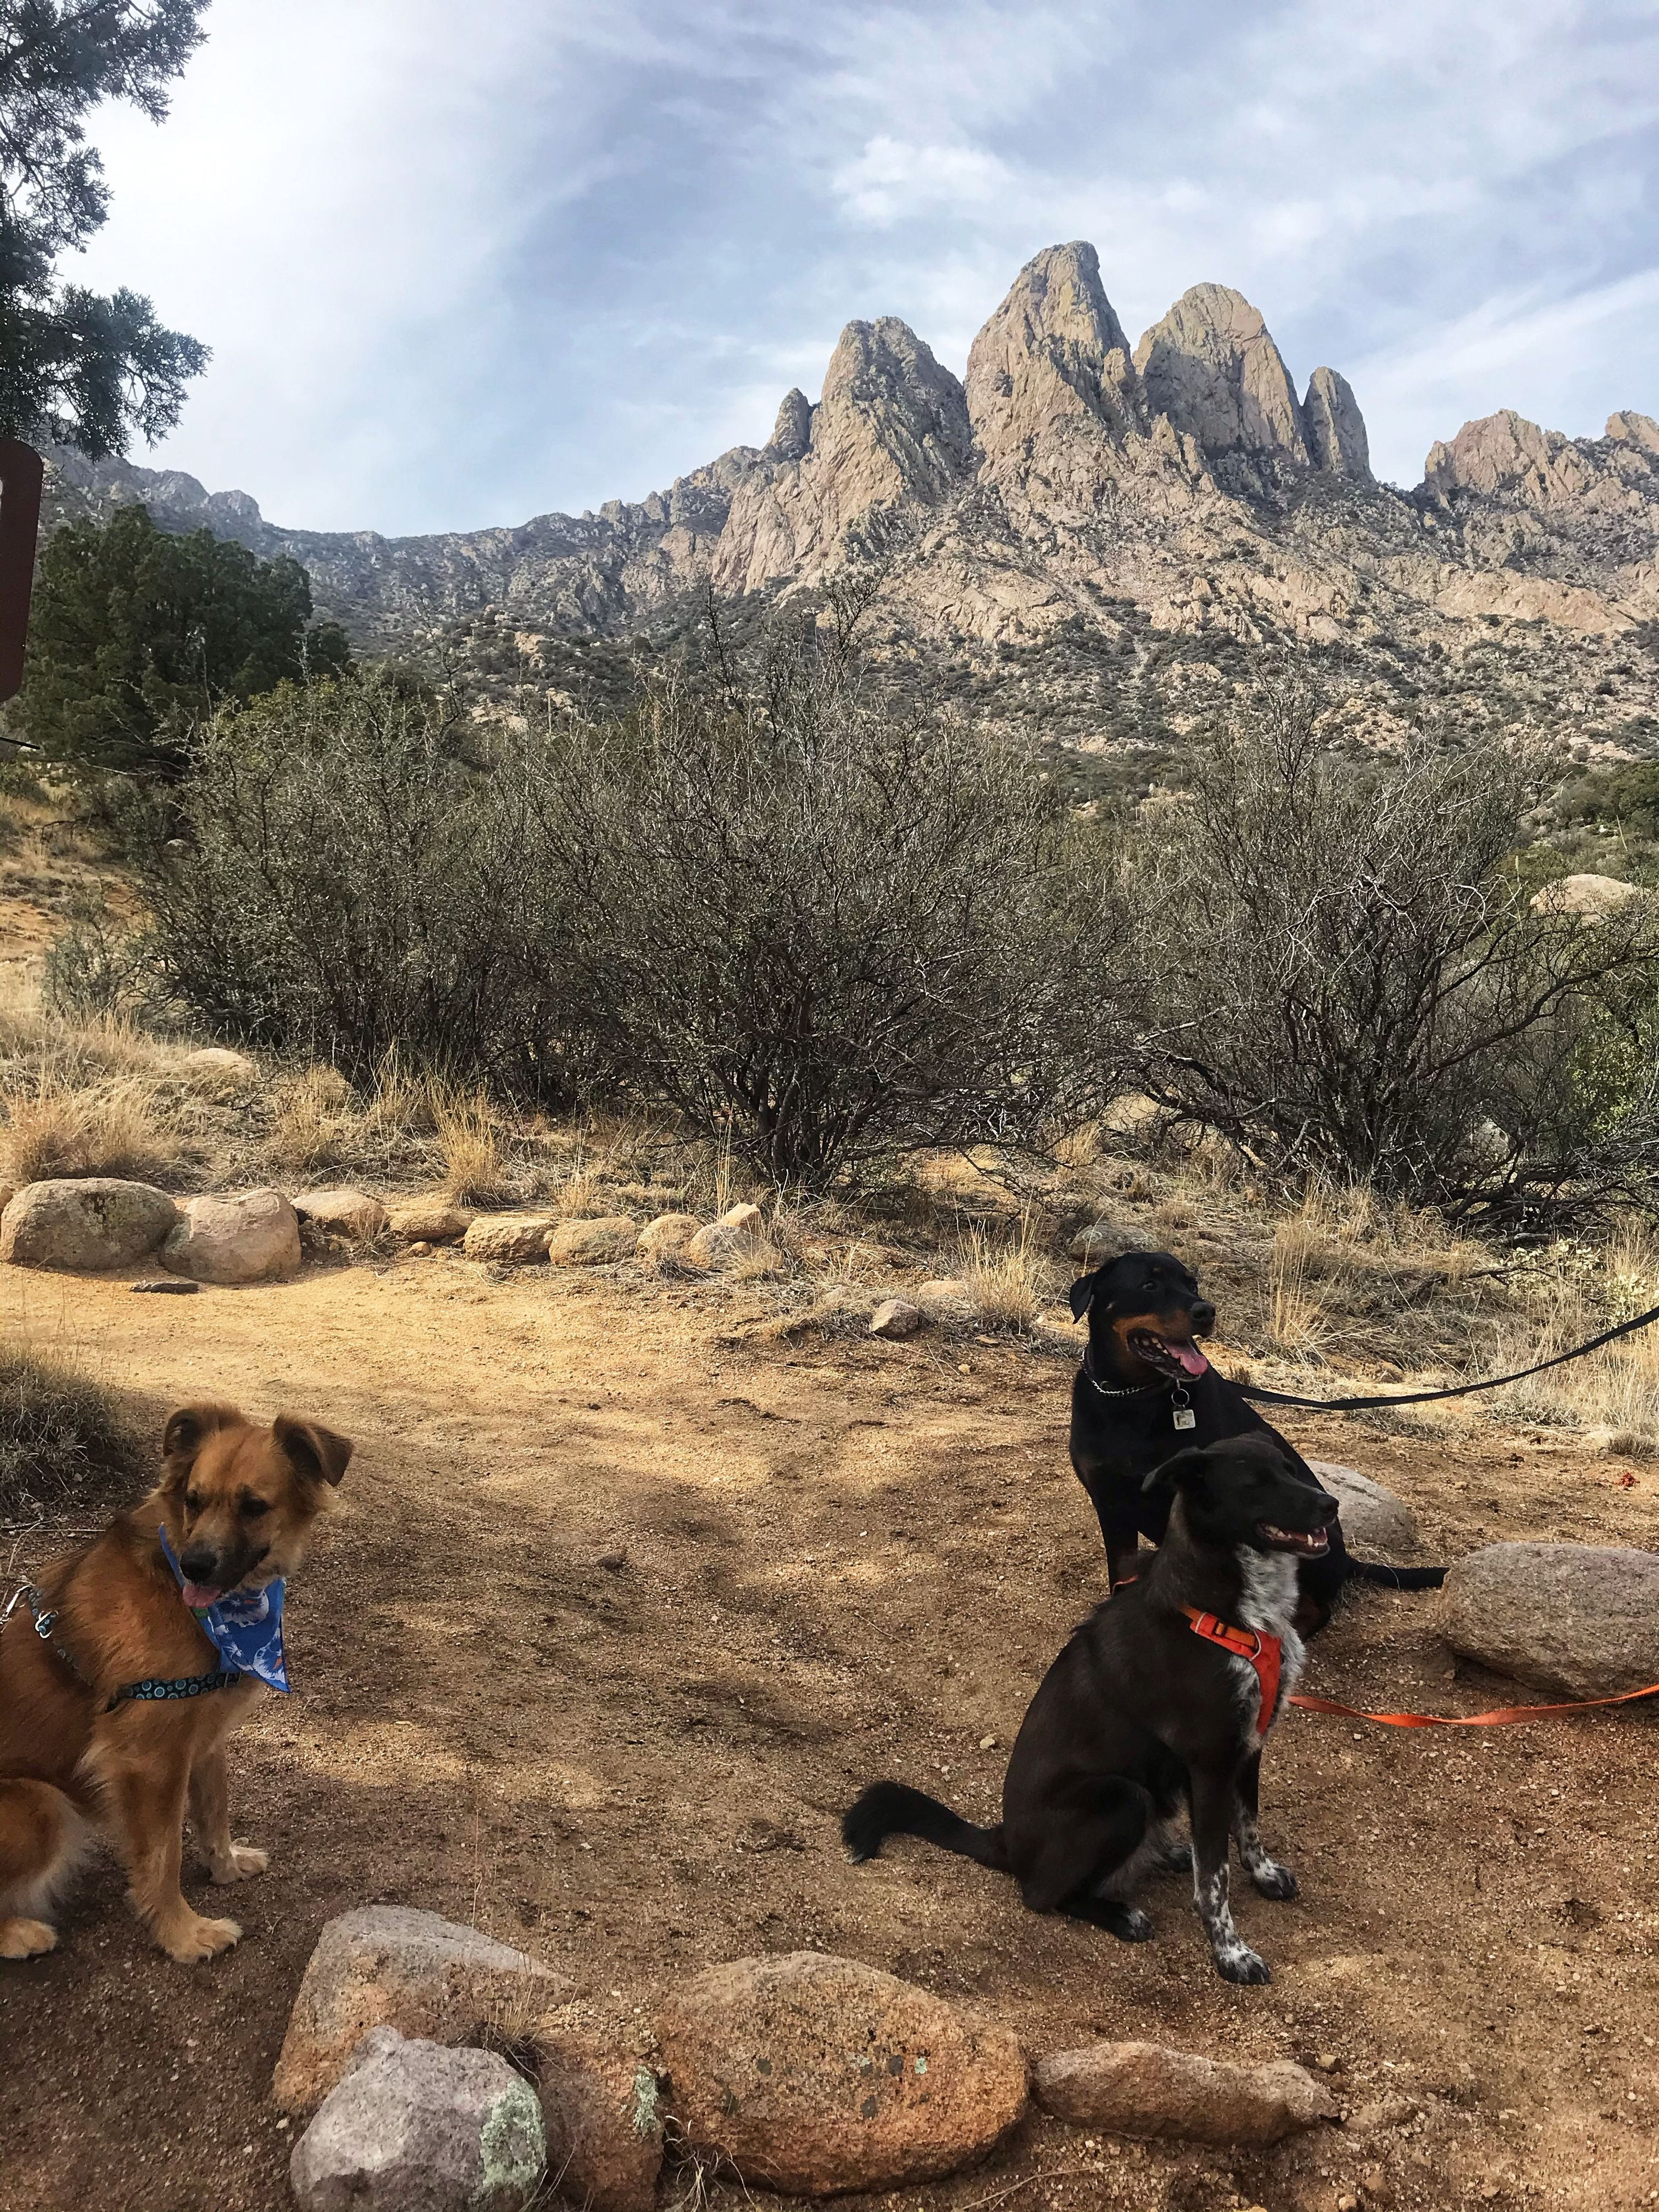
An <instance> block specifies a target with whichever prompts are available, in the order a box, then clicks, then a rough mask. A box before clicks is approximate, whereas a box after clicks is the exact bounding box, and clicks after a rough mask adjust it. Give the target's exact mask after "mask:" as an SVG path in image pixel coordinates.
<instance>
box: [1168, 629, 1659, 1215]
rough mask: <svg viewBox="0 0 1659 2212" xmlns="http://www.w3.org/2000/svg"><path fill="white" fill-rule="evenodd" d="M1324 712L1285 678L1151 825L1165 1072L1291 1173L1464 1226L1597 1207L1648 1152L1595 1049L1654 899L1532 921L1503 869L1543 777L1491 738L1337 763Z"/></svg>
mask: <svg viewBox="0 0 1659 2212" xmlns="http://www.w3.org/2000/svg"><path fill="white" fill-rule="evenodd" d="M1327 705H1328V700H1327V699H1326V697H1325V696H1324V695H1323V693H1322V691H1321V690H1319V688H1318V687H1317V686H1316V684H1314V683H1313V682H1311V681H1310V679H1309V678H1307V676H1306V675H1305V674H1304V673H1301V672H1298V671H1296V670H1294V669H1292V670H1291V671H1286V672H1282V673H1279V674H1275V675H1272V676H1269V677H1265V678H1262V679H1261V681H1260V682H1259V683H1258V684H1257V686H1256V689H1255V693H1254V695H1253V696H1252V697H1251V698H1250V700H1249V701H1248V702H1246V703H1245V704H1244V705H1243V707H1241V708H1239V709H1238V710H1237V711H1236V712H1235V714H1234V715H1233V716H1232V718H1231V720H1230V721H1229V722H1228V723H1227V724H1226V726H1224V727H1223V728H1222V729H1221V730H1220V731H1219V732H1218V733H1217V734H1216V735H1215V736H1214V737H1213V738H1212V739H1211V740H1210V741H1209V742H1207V743H1206V744H1203V745H1201V746H1200V749H1199V750H1198V752H1197V754H1196V756H1195V758H1194V764H1193V771H1192V779H1191V787H1190V793H1189V794H1188V798H1187V799H1186V800H1185V801H1184V802H1183V803H1182V804H1179V805H1175V806H1172V807H1169V808H1165V809H1163V810H1161V811H1160V812H1159V814H1158V817H1156V818H1155V819H1154V820H1153V821H1152V823H1149V825H1148V829H1147V834H1146V841H1145V844H1144V846H1143V848H1142V852H1141V855H1140V880H1139V895H1138V898H1137V911H1138V912H1139V914H1140V915H1142V916H1143V917H1145V918H1146V930H1145V934H1144V941H1143V945H1142V951H1141V965H1142V966H1143V968H1144V969H1146V972H1148V973H1149V974H1150V975H1154V976H1156V978H1157V979H1158V1000H1159V1003H1160V1005H1161V1007H1162V1009H1163V1011H1162V1013H1161V1016H1160V1018H1159V1020H1158V1024H1157V1025H1156V1027H1155V1028H1154V1029H1153V1030H1152V1031H1150V1032H1149V1034H1148V1036H1147V1039H1146V1045H1145V1048H1144V1053H1143V1060H1142V1079H1143V1081H1144V1082H1145V1084H1146V1087H1147V1089H1148V1090H1149V1091H1150V1092H1151V1094H1152V1096H1153V1097H1155V1098H1157V1099H1158V1101H1159V1102H1160V1103H1163V1104H1164V1105H1166V1106H1169V1107H1172V1108H1174V1109H1176V1110H1177V1111H1179V1112H1181V1113H1182V1114H1186V1115H1191V1116H1192V1117H1194V1119H1195V1120H1198V1121H1202V1122H1205V1123H1206V1124H1208V1125H1209V1126H1210V1127H1214V1128H1217V1129H1219V1130H1220V1131H1221V1132H1222V1133H1224V1135H1225V1136H1226V1137H1228V1138H1229V1139H1231V1140H1232V1141H1233V1142H1234V1143H1236V1144H1237V1145H1238V1146H1241V1147H1242V1148H1243V1150H1244V1151H1245V1152H1247V1154H1249V1156H1250V1157H1251V1158H1255V1159H1258V1160H1260V1161H1261V1162H1263V1163H1264V1164H1267V1165H1268V1166H1270V1167H1272V1168H1273V1169H1274V1170H1280V1171H1285V1172H1288V1173H1291V1174H1294V1175H1298V1176H1306V1175H1308V1174H1310V1173H1321V1174H1328V1175H1331V1176H1335V1177H1337V1178H1338V1179H1340V1180H1348V1179H1358V1180H1360V1181H1366V1182H1372V1183H1374V1184H1375V1185H1376V1187H1377V1188H1379V1189H1380V1190H1382V1191H1383V1192H1385V1193H1388V1194H1397V1195H1400V1196H1403V1197H1407V1198H1409V1199H1411V1200H1413V1201H1420V1202H1434V1203H1439V1204H1441V1205H1443V1206H1449V1207H1450V1208H1451V1209H1452V1210H1453V1211H1455V1212H1470V1211H1474V1210H1479V1209H1481V1208H1483V1207H1490V1206H1494V1205H1510V1206H1527V1205H1528V1204H1530V1205H1534V1206H1537V1205H1541V1204H1543V1203H1545V1202H1546V1200H1547V1198H1548V1196H1549V1194H1550V1192H1551V1191H1552V1189H1553V1191H1554V1193H1555V1194H1556V1195H1557V1196H1558V1197H1559V1196H1560V1195H1561V1194H1562V1193H1563V1191H1564V1190H1565V1187H1566V1183H1567V1182H1569V1181H1576V1182H1577V1186H1578V1188H1579V1190H1580V1191H1581V1193H1582V1192H1583V1190H1584V1188H1586V1187H1587V1184H1588V1185H1589V1186H1593V1185H1594V1184H1595V1180H1596V1177H1597V1176H1598V1173H1599V1172H1600V1169H1599V1167H1598V1159H1599V1160H1601V1162H1602V1163H1603V1164H1606V1163H1608V1162H1610V1161H1611V1158H1612V1154H1613V1150H1616V1149H1617V1148H1618V1145H1620V1144H1622V1145H1623V1146H1625V1149H1626V1151H1627V1152H1628V1150H1629V1149H1630V1146H1631V1145H1632V1143H1633V1142H1636V1141H1637V1138H1638V1127H1637V1125H1638V1123H1639V1121H1640V1120H1641V1112H1640V1108H1639V1103H1638V1102H1637V1101H1635V1100H1634V1099H1633V1098H1632V1097H1628V1096H1627V1097H1626V1102H1625V1106H1624V1108H1623V1109H1621V1110H1620V1111H1615V1112H1611V1113H1609V1111H1608V1110H1607V1109H1606V1108H1605V1107H1598V1106H1597V1105H1596V1104H1595V1101H1594V1099H1593V1098H1592V1097H1591V1096H1590V1091H1589V1089H1588V1088H1587V1086H1586V1084H1585V1083H1584V1082H1583V1081H1580V1080H1578V1079H1577V1078H1576V1076H1575V1060H1576V1056H1577V1055H1578V1054H1580V1052H1581V1048H1585V1047H1586V1046H1587V1044H1588V1041H1589V1040H1590V1039H1591V1038H1592V1037H1593V1036H1601V1034H1603V1033H1604V1032H1605V1031H1606V1030H1607V1025H1608V1024H1613V1026H1614V1028H1615V1029H1616V1028H1617V1027H1618V1025H1619V1024H1620V1021H1621V1020H1623V1019H1624V1018H1625V1015H1624V1013H1623V1012H1621V1008H1623V1006H1624V1001H1625V1000H1626V998H1627V996H1628V994H1630V992H1631V991H1632V990H1633V989H1635V988H1637V987H1638V985H1639V983H1640V981H1641V979H1643V978H1644V977H1648V976H1650V975H1652V973H1653V962H1654V956H1655V951H1656V945H1655V939H1654V933H1653V927H1652V923H1651V921H1650V919H1649V917H1648V914H1647V911H1646V908H1645V907H1644V905H1643V903H1642V902H1634V904H1633V906H1632V908H1629V909H1626V910H1625V911H1624V912H1622V913H1620V915H1614V916H1611V917H1608V918H1607V919H1605V920H1603V921H1598V922H1595V923H1594V924H1586V923H1585V922H1584V921H1582V920H1581V919H1580V918H1579V917H1577V916H1576V915H1553V914H1544V915H1540V914H1536V913H1534V911H1533V909H1532V906H1531V903H1530V898H1529V896H1528V892H1529V890H1530V885H1529V884H1528V883H1527V881H1526V880H1525V878H1522V877H1521V876H1518V875H1517V874H1516V872H1514V870H1513V869H1512V868H1510V867H1507V866H1506V865H1505V864H1506V861H1507V860H1508V859H1509V856H1510V854H1511V853H1512V851H1513V849H1514V848H1515V847H1516V844H1517V843H1518V842H1521V840H1522V822H1523V819H1524V817H1525V815H1526V812H1527V809H1528V803H1529V798H1530V776H1529V764H1528V762H1527V761H1526V760H1525V759H1524V758H1523V757H1522V756H1520V755H1519V754H1518V753H1517V752H1516V751H1515V750H1510V749H1508V748H1505V747H1504V745H1502V744H1498V743H1496V742H1493V741H1492V740H1490V739H1484V738H1483V739H1480V740H1477V741H1473V742H1468V743H1464V744H1448V743H1447V742H1445V741H1444V740H1443V739H1442V740H1440V741H1437V742H1431V741H1430V740H1429V739H1427V738H1423V739H1419V740H1414V741H1413V743H1411V744H1408V745H1407V747H1406V748H1405V749H1404V750H1401V751H1400V752H1398V753H1396V754H1391V755H1376V754H1374V755H1366V756H1363V757H1354V756H1352V755H1344V754H1339V753H1337V752H1336V751H1334V750H1332V749H1331V748H1330V747H1329V745H1328V744H1327V742H1326V739H1325V738H1324V736H1323V735H1322V719H1321V718H1322V714H1323V712H1324V709H1325V708H1326V707H1327ZM1585 1072H1586V1073H1587V1071H1585ZM1597 1115H1600V1117H1601V1127H1600V1128H1599V1130H1598V1128H1597V1127H1596V1126H1595V1124H1596V1121H1597ZM1615 1123H1617V1124H1618V1125H1619V1126H1618V1129H1617V1130H1616V1131H1615V1129H1614V1126H1613V1125H1614V1124H1615ZM1614 1139H1616V1142H1615V1141H1614ZM1610 1147H1611V1149H1610ZM1638 1148H1639V1146H1638ZM1541 1149H1542V1152H1547V1153H1548V1154H1550V1156H1551V1157H1549V1158H1547V1159H1546V1158H1542V1157H1541ZM1540 1170H1542V1172H1541V1173H1540Z"/></svg>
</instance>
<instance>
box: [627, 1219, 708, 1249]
mask: <svg viewBox="0 0 1659 2212" xmlns="http://www.w3.org/2000/svg"><path fill="white" fill-rule="evenodd" d="M701 1226H702V1224H701V1223H700V1222H699V1221H698V1219H697V1217H696V1214H695V1213H659V1215H658V1216H657V1218H656V1219H655V1220H654V1221H647V1223H646V1225H645V1226H644V1228H643V1229H641V1231H640V1244H639V1250H640V1257H641V1259H642V1260H666V1259H670V1258H671V1257H673V1256H675V1255H678V1254H679V1253H682V1252H684V1249H685V1248H686V1246H687V1245H688V1244H689V1243H690V1242H691V1239H692V1238H693V1237H695V1236H696V1233H697V1231H698V1230H699V1228H700V1227H701Z"/></svg>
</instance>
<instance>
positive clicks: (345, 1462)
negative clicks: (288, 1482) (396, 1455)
mask: <svg viewBox="0 0 1659 2212" xmlns="http://www.w3.org/2000/svg"><path fill="white" fill-rule="evenodd" d="M270 1433H271V1435H272V1436H273V1437H276V1444H277V1449H279V1450H280V1451H281V1452H282V1453H283V1455H285V1457H286V1458H287V1459H288V1460H289V1463H290V1464H291V1465H293V1466H295V1467H297V1468H299V1470H300V1472H301V1474H305V1475H309V1476H310V1478H311V1480H313V1482H328V1483H334V1484H337V1483H338V1481H339V1480H340V1477H341V1476H342V1475H343V1474H344V1473H345V1471H346V1469H347V1468H348V1467H349V1465H350V1464H351V1454H352V1449H353V1447H352V1442H351V1439H350V1437H342V1436H337V1435H336V1434H335V1432H334V1431H333V1430H332V1429H325V1427H324V1426H323V1425H322V1423H321V1422H320V1421H296V1420H295V1419H294V1417H293V1416H292V1414H290V1413H278V1414H277V1416H276V1419H275V1420H274V1421H273V1422H272V1423H271V1425H270Z"/></svg>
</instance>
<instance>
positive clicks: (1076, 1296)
mask: <svg viewBox="0 0 1659 2212" xmlns="http://www.w3.org/2000/svg"><path fill="white" fill-rule="evenodd" d="M1100 1275H1101V1271H1100V1269H1099V1268H1098V1267H1097V1268H1096V1269H1095V1271H1094V1273H1093V1274H1092V1275H1079V1277H1078V1279H1077V1280H1076V1282H1074V1283H1073V1285H1072V1319H1073V1321H1081V1320H1082V1318H1083V1316H1084V1315H1085V1314H1086V1313H1087V1312H1088V1310H1089V1309H1090V1307H1091V1305H1093V1304H1094V1302H1095V1291H1096V1288H1097V1285H1098V1284H1099V1281H1100Z"/></svg>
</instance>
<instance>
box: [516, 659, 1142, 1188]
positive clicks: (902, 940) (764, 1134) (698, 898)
mask: <svg viewBox="0 0 1659 2212" xmlns="http://www.w3.org/2000/svg"><path fill="white" fill-rule="evenodd" d="M722 674H723V678H724V680H723V681H722V682H721V683H720V684H715V685H713V686H704V687H701V688H693V687H692V686H690V684H686V683H684V682H673V681H669V682H665V683H664V684H661V685H660V686H659V687H658V688H657V689H656V690H654V691H653V693H652V694H651V696H649V697H648V699H647V702H646V703H645V705H644V707H643V708H641V711H640V712H639V713H638V714H635V715H634V716H633V717H632V718H630V719H629V720H627V721H625V722H623V723H620V724H618V725H617V726H613V727H611V728H610V729H607V730H605V731H601V732H590V731H581V732H572V733H570V734H569V735H568V736H556V737H555V738H554V740H553V743H552V747H551V751H550V777H549V787H548V792H547V804H546V805H545V807H544V812H543V817H542V822H543V835H544V840H545V850H546V851H547V853H548V854H549V864H550V868H551V869H552V871H553V872H556V873H557V874H559V875H560V876H562V878H563V880H564V882H565V883H566V884H567V885H568V894H567V896H568V905H569V908H570V909H571V910H573V911H579V912H580V913H581V914H582V915H584V917H585V925H584V928H583V929H582V931H580V932H579V933H576V943H575V945H574V951H573V955H572V957H573V959H574V964H575V971H576V973H577V975H578V977H579V987H580V1002H581V1005H582V1008H583V1012H584V1018H585V1019H586V1023H587V1024H588V1025H589V1032H590V1035H591V1036H592V1041H593V1048H594V1051H595V1054H596V1057H597V1060H598V1061H599V1064H600V1065H601V1066H602V1067H603V1069H604V1071H605V1079H606V1081H607V1084H608V1085H609V1087H610V1089H611V1091H612V1093H613V1094H614V1095H617V1096H618V1097H631V1098H634V1099H635V1100H637V1101H639V1102H640V1103H641V1104H643V1105H645V1106H647V1107H655V1108H663V1107H666V1108H669V1109H672V1110H674V1111H676V1112H678V1115H681V1116H682V1117H683V1119H684V1121H685V1123H686V1124H688V1125H689V1126H690V1128H691V1129H692V1130H693V1131H695V1132H697V1133H701V1134H702V1135H704V1136H706V1137H709V1138H713V1139H718V1140H721V1141H724V1142H726V1143H727V1144H729V1146H730V1147H731V1149H732V1151H733V1152H735V1153H736V1154H737V1155H738V1156H739V1157H740V1158H743V1159H744V1160H745V1161H746V1162H747V1163H748V1164H750V1166H751V1167H752V1168H754V1169H756V1170H758V1171H759V1172H760V1173H761V1174H762V1175H763V1176H765V1177H766V1178H767V1179H768V1180H769V1181H770V1182H774V1183H777V1184H781V1185H794V1186H801V1187H805V1188H814V1187H822V1186H823V1185H824V1184H825V1183H826V1182H829V1181H830V1180H832V1179H833V1178H834V1177H836V1176H837V1175H842V1174H847V1173H854V1174H855V1173H857V1172H858V1171H860V1170H867V1169H869V1168H870V1167H871V1166H872V1164H875V1163H878V1162H880V1161H882V1160H884V1159H885V1158H890V1156H892V1155H894V1154H896V1152H901V1151H904V1150H907V1149H911V1148H915V1147H921V1146H940V1145H950V1144H958V1143H972V1142H976V1141H981V1140H996V1141H1003V1142H1014V1143H1025V1142H1030V1141H1032V1140H1034V1139H1039V1138H1042V1137H1044V1136H1047V1135H1048V1134H1050V1133H1059V1132H1060V1130H1061V1129H1063V1128H1064V1127H1067V1126H1069V1125H1070V1123H1071V1122H1072V1121H1074V1120H1075V1119H1076V1118H1077V1116H1078V1115H1079V1114H1080V1113H1081V1112H1082V1111H1083V1110H1084V1109H1085V1107H1086V1106H1087V1105H1088V1104H1089V1103H1091V1102H1093V1101H1095V1100H1096V1099H1097V1097H1099V1096H1100V1095H1102V1092H1103V1082H1104V1079H1105V1070H1106V1067H1107V1066H1108V1065H1109V1060H1110V1057H1111V1048H1112V1047H1113V1046H1114V1044H1115V1043H1116V1042H1118V1036H1117V1031H1118V1008H1117V1005H1116V1002H1115V1001H1116V994H1117V993H1118V992H1119V990H1120V989H1121V983H1120V980H1119V979H1120V978H1121V975H1122V974H1123V973H1124V972H1125V969H1124V966H1123V963H1121V960H1120V958H1119V957H1118V947H1119V945H1120V942H1121V922H1120V921H1119V920H1118V919H1117V914H1116V908H1115V894H1114V888H1113V880H1112V875H1111V870H1110V866H1109V856H1108V855H1107V854H1105V852H1104V851H1103V849H1101V848H1100V847H1099V845H1098V842H1097V840H1096V838H1095V833H1094V832H1093V831H1092V830H1091V828H1090V827H1089V826H1088V825H1079V824H1078V823H1075V822H1074V821H1073V820H1072V819H1070V818H1069V817H1067V816H1066V812H1065V811H1064V810H1063V809H1062V808H1061V807H1060V805H1058V804H1057V802H1056V801H1055V799H1054V796H1053V795H1052V793H1050V792H1049V790H1048V788H1047V787H1046V786H1045V785H1044V783H1043V782H1042V779H1041V777H1040V775H1038V773H1037V771H1036V769H1035V768H1034V767H1033V766H1032V765H1031V763H1030V761H1029V759H1028V758H1027V757H1024V756H1023V755H1021V754H1018V753H1017V752H1015V751H1014V750H1012V749H1010V748H1007V747H1005V746H1003V745H1000V744H995V743H993V742H990V741H987V740H984V739H981V738H978V737H975V736H973V735H971V734H969V733H968V732H963V731H962V730H961V729H958V728H955V727H952V726H951V725H950V724H949V723H947V722H945V720H941V719H940V718H939V717H938V716H936V715H933V714H930V713H928V712H927V711H926V710H925V709H922V708H917V707H916V706H915V705H912V704H896V703H894V702H892V701H890V700H886V701H884V700H882V699H880V698H879V697H876V696H872V695H870V694H868V693H866V691H864V690H862V689H861V688H860V682H859V680H858V677H857V673H856V671H855V668H854V664H853V660H852V656H851V653H850V651H849V650H848V641H847V637H846V635H845V631H844V630H837V629H834V628H831V629H829V630H828V632H827V633H826V631H823V630H817V629H813V628H812V627H811V625H810V624H808V625H805V626H804V627H803V628H801V629H797V630H795V631H793V633H786V634H783V635H779V634H777V633H774V635H773V636H772V638H771V640H770V641H769V647H768V652H767V656H766V659H765V661H764V663H763V666H762V667H761V669H760V671H758V674H757V677H756V678H754V680H753V681H751V682H744V681H741V680H738V678H734V677H732V674H731V671H722ZM1085 972H1086V974H1087V976H1088V978H1089V981H1088V983H1087V984H1086V986H1085V989H1084V992H1083V993H1082V994H1079V975H1080V974H1082V973H1085ZM1082 1030H1087V1031H1088V1033H1089V1034H1088V1038H1087V1044H1086V1048H1085V1039H1084V1036H1082V1035H1081V1034H1080V1032H1081V1031H1082Z"/></svg>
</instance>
